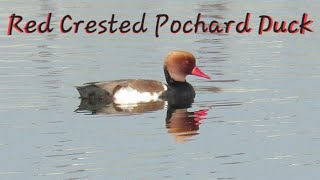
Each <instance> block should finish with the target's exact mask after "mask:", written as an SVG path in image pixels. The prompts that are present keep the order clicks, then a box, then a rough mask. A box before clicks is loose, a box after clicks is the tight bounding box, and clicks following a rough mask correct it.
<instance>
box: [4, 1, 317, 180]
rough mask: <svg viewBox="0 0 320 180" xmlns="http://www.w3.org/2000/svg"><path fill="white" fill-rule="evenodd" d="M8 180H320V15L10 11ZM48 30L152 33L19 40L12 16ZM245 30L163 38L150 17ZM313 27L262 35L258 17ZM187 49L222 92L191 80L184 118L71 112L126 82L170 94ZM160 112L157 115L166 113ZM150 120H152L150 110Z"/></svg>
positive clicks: (184, 4)
mask: <svg viewBox="0 0 320 180" xmlns="http://www.w3.org/2000/svg"><path fill="white" fill-rule="evenodd" d="M1 7H2V11H1V12H0V17H1V18H0V47H1V58H0V83H1V85H0V161H1V164H0V179H219V180H223V179H243V180H248V179H305V178H307V179H317V177H318V175H319V173H318V169H319V165H320V153H319V151H318V149H319V148H320V128H319V122H318V121H317V120H318V118H319V109H320V105H319V100H320V86H319V79H320V73H319V72H320V71H319V70H320V61H319V59H318V56H319V41H320V39H319V33H318V32H317V31H318V29H317V28H318V27H319V23H318V22H317V21H318V19H317V18H318V17H319V15H320V13H319V11H318V10H319V8H320V6H319V2H317V1H314V2H313V3H306V2H304V1H265V2H262V1H259V2H258V1H257V2H251V1H241V2H239V1H201V2H200V1H198V2H194V1H181V2H172V1H164V2H163V1H159V2H151V1H137V2H131V1H127V2H120V1H119V2H115V1H113V2H111V1H110V2H104V1H95V2H89V1H67V2H66V1H54V2H49V1H42V0H35V1H29V2H25V1H16V2H13V1H2V2H1ZM48 12H52V13H53V18H52V23H53V27H55V28H58V26H59V21H58V20H59V18H61V17H63V16H64V15H66V14H70V15H72V17H73V18H74V19H77V20H80V19H84V20H90V19H97V20H99V19H100V20H102V19H109V18H110V16H111V14H112V13H115V14H116V16H117V17H118V18H121V19H130V20H138V19H140V18H141V16H142V13H143V12H146V13H147V19H146V24H147V25H148V27H149V28H150V30H148V32H146V33H144V34H125V35H120V34H119V33H115V34H113V35H110V34H104V35H97V34H93V35H87V34H84V33H79V34H77V35H75V34H61V33H59V32H53V33H51V34H42V35H39V34H17V33H14V35H13V36H10V37H7V35H6V30H7V23H8V16H9V15H10V14H12V13H16V14H20V15H22V16H23V17H24V18H25V19H30V18H35V19H37V20H38V21H41V20H44V17H45V16H46V14H47V13H48ZM198 12H201V13H202V14H203V17H204V19H205V20H210V19H217V20H219V21H228V20H231V19H233V20H236V21H239V20H244V18H245V14H246V13H247V12H250V13H251V18H252V22H250V24H251V26H252V28H254V29H253V31H254V32H252V33H250V34H237V33H235V32H234V31H233V32H232V33H230V34H225V35H213V34H206V33H202V34H201V33H200V34H196V35H195V34H170V33H168V32H167V31H164V30H163V31H161V34H160V38H155V37H154V32H153V30H154V23H155V22H156V21H155V16H156V15H157V14H161V13H167V14H169V16H170V18H176V19H181V20H188V19H193V20H195V18H196V15H197V13H198ZM304 12H307V13H309V18H310V19H312V20H314V21H315V22H314V23H313V25H312V27H313V29H314V30H315V32H314V33H308V32H307V33H306V34H305V35H300V34H296V35H290V34H273V33H268V34H265V35H263V36H259V35H258V34H257V27H258V24H259V18H258V16H260V15H263V14H267V15H271V16H273V17H274V19H281V20H282V19H287V20H294V19H298V20H300V19H301V16H302V14H303V13H304ZM175 49H182V50H188V51H190V52H192V53H193V54H194V55H195V56H196V57H197V59H198V65H199V67H201V68H202V69H203V71H204V72H207V73H208V74H210V75H211V76H212V77H213V80H211V81H207V80H204V79H200V78H196V77H189V78H188V81H189V82H190V83H191V84H193V85H194V87H195V89H196V92H197V96H196V99H195V103H194V104H193V105H192V107H191V108H188V109H176V110H174V111H169V110H167V109H163V108H156V107H158V106H159V104H158V105H155V106H154V109H152V108H151V109H150V110H151V111H148V112H147V113H139V112H137V113H133V114H124V115H123V114H122V115H121V114H120V115H119V114H112V113H111V114H110V113H106V111H103V110H102V111H100V112H97V113H96V114H92V113H91V112H88V111H84V112H82V113H77V112H75V110H76V109H77V108H78V106H79V104H80V100H79V99H78V96H79V95H78V93H77V91H76V89H75V88H74V86H77V85H81V84H83V83H85V82H90V81H99V80H114V79H122V78H146V77H147V78H148V79H156V80H160V81H164V76H163V72H162V63H163V59H164V57H165V55H166V54H167V53H168V52H169V51H171V50H175ZM160 106H162V105H160ZM153 110H155V111H153Z"/></svg>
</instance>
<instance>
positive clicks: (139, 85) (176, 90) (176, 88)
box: [77, 51, 210, 104]
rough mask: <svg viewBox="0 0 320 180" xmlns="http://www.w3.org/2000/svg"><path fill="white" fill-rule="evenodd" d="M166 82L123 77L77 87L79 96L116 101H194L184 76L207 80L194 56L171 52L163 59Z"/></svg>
mask: <svg viewBox="0 0 320 180" xmlns="http://www.w3.org/2000/svg"><path fill="white" fill-rule="evenodd" d="M164 74H165V78H166V81H167V84H164V83H161V82H159V81H155V80H145V79H123V80H116V81H106V82H91V83H87V84H85V85H84V86H80V87H77V90H78V91H79V93H80V96H81V98H82V99H88V100H90V101H95V100H99V101H103V102H104V103H106V104H107V103H115V104H136V103H144V102H151V101H161V100H164V101H168V102H170V100H171V101H176V102H174V103H173V104H176V103H179V102H178V101H188V102H187V103H190V102H191V101H192V102H193V99H194V97H195V92H194V89H193V87H192V86H191V84H189V83H188V82H186V76H187V75H195V76H200V77H203V78H207V79H210V77H209V76H208V75H206V74H204V73H203V72H202V71H201V70H200V69H199V68H198V67H197V66H196V59H195V57H194V56H193V55H192V54H191V53H189V52H186V51H173V52H171V53H170V54H169V55H168V56H167V57H166V59H165V61H164Z"/></svg>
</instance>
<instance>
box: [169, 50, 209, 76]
mask: <svg viewBox="0 0 320 180" xmlns="http://www.w3.org/2000/svg"><path fill="white" fill-rule="evenodd" d="M164 68H165V69H166V70H167V71H168V73H169V75H170V77H171V78H172V79H173V80H175V81H180V82H184V81H186V76H187V75H195V76H200V77H203V78H207V79H211V78H210V77H209V76H208V75H206V74H205V73H203V72H202V71H201V70H200V69H199V68H198V66H196V59H195V57H194V56H193V55H192V54H191V53H189V52H186V51H172V52H171V53H170V54H169V55H168V56H167V58H166V59H165V62H164Z"/></svg>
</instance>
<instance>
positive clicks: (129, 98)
mask: <svg viewBox="0 0 320 180" xmlns="http://www.w3.org/2000/svg"><path fill="white" fill-rule="evenodd" d="M164 87H165V89H167V87H166V86H165V85H164ZM162 92H163V91H160V92H158V93H150V92H138V91H137V90H135V89H133V88H131V87H123V88H120V89H119V90H118V91H117V92H116V93H115V94H114V95H113V98H114V103H116V104H132V105H134V104H137V103H141V102H150V101H158V100H160V99H159V96H160V95H161V93H162Z"/></svg>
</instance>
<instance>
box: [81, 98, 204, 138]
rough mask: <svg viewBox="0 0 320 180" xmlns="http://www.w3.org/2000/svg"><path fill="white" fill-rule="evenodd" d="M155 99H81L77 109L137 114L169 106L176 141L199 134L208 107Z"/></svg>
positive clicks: (169, 125)
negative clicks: (119, 101)
mask: <svg viewBox="0 0 320 180" xmlns="http://www.w3.org/2000/svg"><path fill="white" fill-rule="evenodd" d="M177 102H178V100H177V99H172V101H153V102H148V103H138V104H132V105H118V104H114V103H106V102H103V101H98V100H89V99H81V103H80V105H79V107H78V109H77V110H76V112H78V113H88V112H89V115H95V114H105V115H135V114H142V113H147V112H152V111H157V110H161V109H164V108H167V114H166V118H165V122H166V128H167V129H168V133H169V134H171V135H172V136H173V137H174V138H175V141H176V142H178V143H181V142H185V141H189V140H191V138H192V137H193V136H194V135H198V134H199V133H198V130H199V126H200V124H201V122H202V121H203V120H204V119H205V117H206V116H207V114H208V109H202V110H198V111H194V112H191V111H188V108H190V107H191V104H192V102H191V101H189V102H186V101H180V102H182V103H179V104H177Z"/></svg>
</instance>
